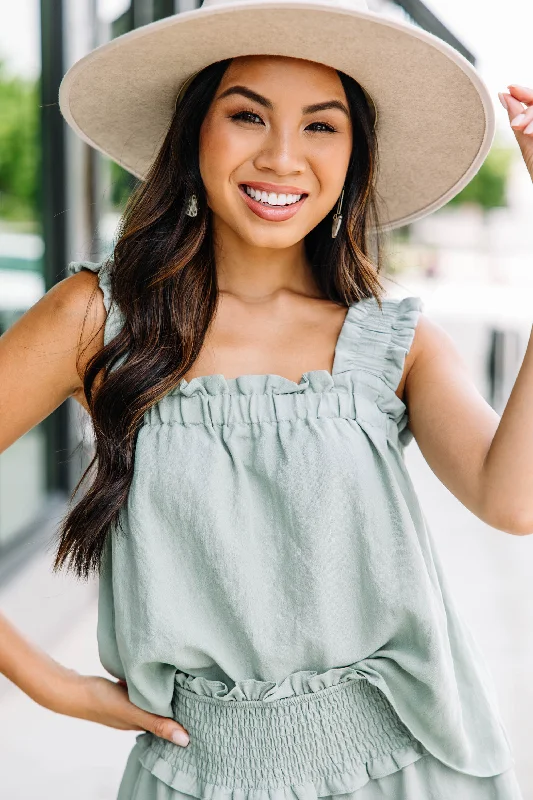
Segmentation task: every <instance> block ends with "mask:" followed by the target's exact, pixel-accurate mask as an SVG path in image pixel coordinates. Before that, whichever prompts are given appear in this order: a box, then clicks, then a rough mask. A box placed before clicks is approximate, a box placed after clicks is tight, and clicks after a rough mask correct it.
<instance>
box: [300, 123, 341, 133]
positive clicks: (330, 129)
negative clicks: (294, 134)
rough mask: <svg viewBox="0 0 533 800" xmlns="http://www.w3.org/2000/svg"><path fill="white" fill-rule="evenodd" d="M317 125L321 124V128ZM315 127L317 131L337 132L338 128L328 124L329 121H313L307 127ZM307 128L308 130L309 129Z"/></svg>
mask: <svg viewBox="0 0 533 800" xmlns="http://www.w3.org/2000/svg"><path fill="white" fill-rule="evenodd" d="M315 126H319V127H320V130H317V128H316V127H315ZM312 127H315V132H316V133H336V131H337V129H336V128H334V127H333V126H332V125H328V123H327V122H312V123H311V124H310V125H308V126H307V128H312ZM307 128H306V130H307Z"/></svg>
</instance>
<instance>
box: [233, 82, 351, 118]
mask: <svg viewBox="0 0 533 800" xmlns="http://www.w3.org/2000/svg"><path fill="white" fill-rule="evenodd" d="M233 94H240V95H242V96H243V97H246V98H248V100H252V101H254V102H255V103H259V105H260V106H264V108H268V109H270V110H271V111H272V109H273V108H274V106H273V104H272V103H271V101H270V100H267V98H266V97H263V95H262V94H258V93H257V92H254V91H253V90H252V89H248V87H247V86H230V87H229V89H226V90H225V91H224V92H222V94H221V95H219V96H218V100H222V98H223V97H229V96H230V95H233ZM329 108H337V109H339V111H342V112H343V113H344V114H346V116H347V117H348V119H349V118H350V112H349V111H348V109H347V108H346V106H345V105H344V103H343V102H342V101H341V100H326V101H325V102H324V103H313V104H312V105H310V106H304V107H303V108H302V112H303V113H304V114H316V113H317V112H318V111H327V109H329Z"/></svg>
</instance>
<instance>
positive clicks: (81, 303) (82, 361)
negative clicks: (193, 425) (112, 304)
mask: <svg viewBox="0 0 533 800" xmlns="http://www.w3.org/2000/svg"><path fill="white" fill-rule="evenodd" d="M47 295H48V304H49V306H50V308H49V309H48V310H47V313H51V314H52V315H53V318H54V319H55V323H54V326H57V325H59V326H61V329H62V331H63V332H64V333H66V334H67V335H68V338H69V340H70V341H71V342H72V344H73V345H75V347H76V355H77V359H78V360H79V370H78V373H79V375H80V379H81V377H82V375H83V372H84V368H85V365H86V363H87V362H88V360H89V359H90V358H91V357H92V355H93V354H94V353H95V352H97V351H99V350H101V349H102V348H103V346H104V325H105V320H106V313H107V312H106V309H105V305H104V296H103V293H102V290H101V289H100V287H99V284H98V275H97V274H96V273H95V272H92V271H90V270H86V269H83V270H80V271H79V272H77V273H75V274H74V275H70V276H69V277H68V278H64V279H63V280H62V281H59V283H56V284H55V285H54V286H53V287H52V288H51V289H50V291H49V292H48V293H47Z"/></svg>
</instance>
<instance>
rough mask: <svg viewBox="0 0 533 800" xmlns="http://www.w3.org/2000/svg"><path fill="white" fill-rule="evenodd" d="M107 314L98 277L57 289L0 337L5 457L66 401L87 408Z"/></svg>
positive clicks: (0, 427) (84, 275) (82, 276)
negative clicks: (90, 368)
mask: <svg viewBox="0 0 533 800" xmlns="http://www.w3.org/2000/svg"><path fill="white" fill-rule="evenodd" d="M105 318H106V310H105V305H104V298H103V294H102V292H101V290H100V289H99V287H98V276H97V275H95V274H93V273H90V272H88V271H83V272H79V273H76V274H75V275H72V276H69V277H68V278H65V279H64V280H62V281H60V282H59V283H57V284H55V285H54V286H53V287H52V288H51V289H49V290H48V292H46V294H45V295H43V297H41V298H40V300H38V301H37V303H35V304H34V305H33V306H32V307H31V308H29V309H28V310H27V311H26V312H25V313H24V314H23V315H22V316H21V317H20V318H19V319H18V320H17V321H16V322H15V323H14V324H13V325H11V327H10V328H8V330H7V331H6V332H5V333H4V334H3V335H2V336H1V337H0V378H1V379H0V452H2V451H3V449H5V448H6V447H9V446H10V444H12V443H13V442H14V441H16V439H17V438H18V437H19V436H22V435H23V434H24V433H26V432H27V431H28V430H30V429H31V428H32V427H33V426H34V425H36V424H37V423H38V422H40V421H41V420H43V419H45V417H47V416H48V415H49V414H50V413H51V412H52V411H53V410H54V409H55V408H57V407H58V406H59V405H60V404H61V403H62V402H63V401H64V400H66V399H67V397H75V398H76V399H77V400H79V401H80V402H81V403H82V405H84V406H85V407H86V408H87V405H86V403H85V402H84V396H83V374H84V372H85V367H86V364H87V361H88V359H89V358H91V356H92V355H93V354H94V353H96V352H97V351H98V350H99V349H101V348H102V347H103V333H104V330H103V329H104V323H105Z"/></svg>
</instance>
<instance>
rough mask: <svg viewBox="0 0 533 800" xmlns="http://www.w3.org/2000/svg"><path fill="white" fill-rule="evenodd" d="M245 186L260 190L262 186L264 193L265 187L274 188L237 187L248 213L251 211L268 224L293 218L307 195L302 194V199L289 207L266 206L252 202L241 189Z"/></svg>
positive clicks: (265, 185)
mask: <svg viewBox="0 0 533 800" xmlns="http://www.w3.org/2000/svg"><path fill="white" fill-rule="evenodd" d="M245 185H246V186H251V187H253V188H256V187H257V188H258V189H262V188H263V186H264V187H265V191H266V190H267V189H266V187H267V186H269V187H270V186H274V184H259V183H257V184H254V183H251V184H242V185H239V192H240V195H241V197H242V199H243V200H244V202H245V203H246V205H247V206H248V208H249V209H250V211H253V213H254V214H256V216H258V217H260V218H261V219H265V220H268V221H270V222H282V221H283V220H286V219H291V217H294V215H295V214H297V213H298V211H299V210H300V208H301V207H302V206H303V204H304V203H305V201H306V199H307V195H306V194H303V195H302V197H301V198H300V199H299V200H298V201H297V202H296V203H291V205H288V206H268V205H267V204H266V203H262V202H261V201H259V200H254V198H253V197H250V195H249V194H247V193H246V190H245V189H244V188H243V186H245ZM283 188H285V187H278V190H280V189H283ZM291 188H292V187H291ZM271 191H273V190H271ZM294 194H300V192H294Z"/></svg>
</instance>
